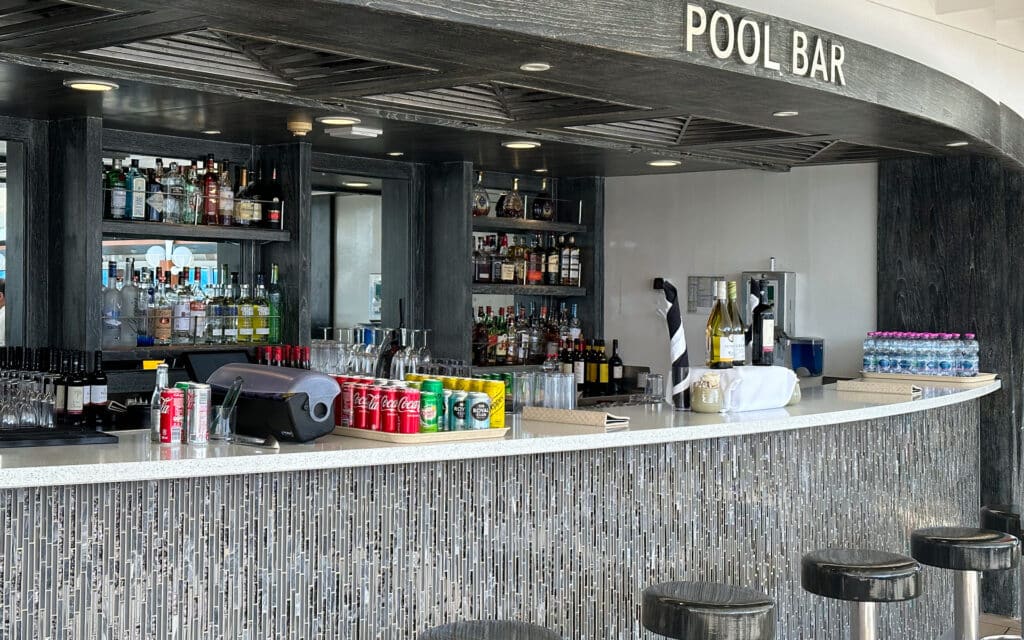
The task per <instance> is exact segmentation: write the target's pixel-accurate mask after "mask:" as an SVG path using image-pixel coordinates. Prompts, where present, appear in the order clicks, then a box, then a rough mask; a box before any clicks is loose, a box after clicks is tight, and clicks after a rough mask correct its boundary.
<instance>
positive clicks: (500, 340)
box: [493, 307, 508, 365]
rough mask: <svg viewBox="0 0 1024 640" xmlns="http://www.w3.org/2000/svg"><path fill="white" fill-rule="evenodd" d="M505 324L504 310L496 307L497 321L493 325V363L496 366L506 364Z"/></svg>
mask: <svg viewBox="0 0 1024 640" xmlns="http://www.w3.org/2000/svg"><path fill="white" fill-rule="evenodd" d="M507 331H508V330H507V327H506V322H505V308H504V307H498V320H497V322H495V323H494V328H493V332H494V336H495V347H494V362H495V364H497V365H503V364H507V363H508V333H507Z"/></svg>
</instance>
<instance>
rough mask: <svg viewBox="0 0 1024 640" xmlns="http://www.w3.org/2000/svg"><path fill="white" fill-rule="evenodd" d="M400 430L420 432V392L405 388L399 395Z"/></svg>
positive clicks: (402, 431)
mask: <svg viewBox="0 0 1024 640" xmlns="http://www.w3.org/2000/svg"><path fill="white" fill-rule="evenodd" d="M398 432H399V433H419V432H420V392H419V390H417V389H403V390H402V392H401V395H400V396H399V397H398Z"/></svg>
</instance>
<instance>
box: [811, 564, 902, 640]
mask: <svg viewBox="0 0 1024 640" xmlns="http://www.w3.org/2000/svg"><path fill="white" fill-rule="evenodd" d="M800 568H801V571H800V583H801V584H802V585H803V588H804V590H805V591H809V592H811V593H815V594H817V595H819V596H825V597H826V598H835V599H836V600H847V601H849V602H850V603H851V611H850V638H851V640H875V638H876V637H877V634H878V603H879V602H902V601H904V600H913V599H914V598H916V597H918V596H919V595H921V565H920V564H918V563H917V562H915V561H914V560H913V558H908V557H906V556H901V555H897V554H895V553H887V552H885V551H872V550H869V549H819V550H818V551H812V552H811V553H808V554H806V555H805V556H804V557H803V560H801V562H800Z"/></svg>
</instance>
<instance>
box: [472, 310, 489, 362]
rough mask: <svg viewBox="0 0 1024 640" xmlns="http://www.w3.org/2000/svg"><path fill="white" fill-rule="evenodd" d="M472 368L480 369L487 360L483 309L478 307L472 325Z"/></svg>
mask: <svg viewBox="0 0 1024 640" xmlns="http://www.w3.org/2000/svg"><path fill="white" fill-rule="evenodd" d="M472 344H473V366H475V367H482V366H484V363H485V362H486V360H487V355H486V351H487V336H486V334H485V333H484V308H483V307H482V306H481V307H478V308H477V312H476V321H475V322H474V323H473V343H472Z"/></svg>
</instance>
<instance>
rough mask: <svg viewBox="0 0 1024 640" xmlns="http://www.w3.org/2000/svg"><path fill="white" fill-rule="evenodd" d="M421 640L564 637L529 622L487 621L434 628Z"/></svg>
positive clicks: (552, 639)
mask: <svg viewBox="0 0 1024 640" xmlns="http://www.w3.org/2000/svg"><path fill="white" fill-rule="evenodd" d="M419 640H562V636H560V635H558V634H557V633H555V632H554V631H548V630H547V629H545V628H544V627H538V626H537V625H535V624H530V623H528V622H511V621H507V620H487V621H473V622H453V623H451V624H446V625H442V626H440V627H434V628H433V629H429V630H427V631H424V632H423V633H421V634H420V635H419Z"/></svg>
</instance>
